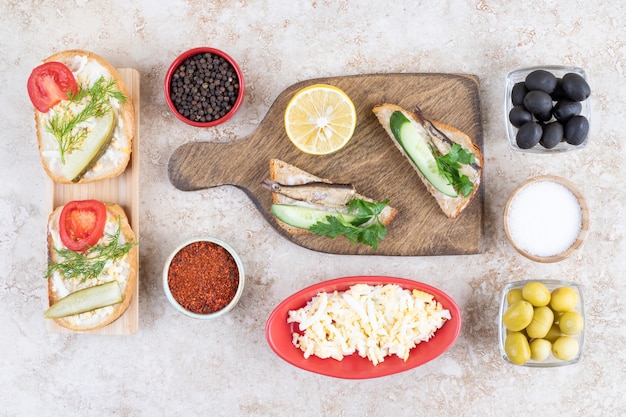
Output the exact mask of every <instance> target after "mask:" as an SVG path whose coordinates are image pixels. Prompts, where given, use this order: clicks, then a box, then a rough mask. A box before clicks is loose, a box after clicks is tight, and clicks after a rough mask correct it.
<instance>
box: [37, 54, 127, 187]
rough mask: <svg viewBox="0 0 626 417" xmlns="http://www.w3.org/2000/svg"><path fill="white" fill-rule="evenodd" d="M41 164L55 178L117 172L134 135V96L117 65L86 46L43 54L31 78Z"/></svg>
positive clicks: (102, 176)
mask: <svg viewBox="0 0 626 417" xmlns="http://www.w3.org/2000/svg"><path fill="white" fill-rule="evenodd" d="M27 84H28V85H27V87H28V95H29V97H30V99H31V102H32V103H33V106H34V108H35V126H36V129H37V141H38V143H39V153H40V156H41V161H42V164H43V167H44V169H45V171H46V173H47V174H48V176H49V177H50V178H52V180H53V181H55V182H57V183H62V184H68V183H77V182H80V183H85V182H92V181H98V180H102V179H106V178H111V177H115V176H117V175H119V174H121V173H122V172H124V170H125V169H126V166H127V165H128V161H129V160H130V152H131V145H132V140H133V137H134V135H135V121H134V119H135V113H134V108H133V103H132V100H131V97H130V95H129V93H128V90H127V88H126V86H125V85H124V82H123V80H122V79H121V76H120V74H119V73H118V71H117V70H116V69H115V68H113V67H112V66H111V65H110V64H109V63H108V62H107V61H105V60H104V59H103V58H101V57H100V56H98V55H96V54H93V53H91V52H87V51H82V50H69V51H64V52H59V53H57V54H54V55H52V56H50V57H48V58H46V59H44V60H43V63H42V64H41V65H38V66H37V67H36V68H34V69H33V71H32V73H31V74H30V77H29V78H28V83H27Z"/></svg>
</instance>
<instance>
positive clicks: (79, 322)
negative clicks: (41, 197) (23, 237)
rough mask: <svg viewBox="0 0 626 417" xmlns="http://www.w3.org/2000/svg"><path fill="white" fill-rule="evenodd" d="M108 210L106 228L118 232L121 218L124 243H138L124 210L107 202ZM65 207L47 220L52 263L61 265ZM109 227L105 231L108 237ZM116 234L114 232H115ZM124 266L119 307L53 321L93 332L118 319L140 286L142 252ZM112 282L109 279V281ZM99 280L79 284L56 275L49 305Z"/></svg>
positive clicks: (131, 255)
mask: <svg viewBox="0 0 626 417" xmlns="http://www.w3.org/2000/svg"><path fill="white" fill-rule="evenodd" d="M105 207H106V209H107V227H112V228H113V230H114V231H117V227H118V220H117V219H118V218H119V219H120V223H119V224H121V235H122V236H123V238H124V241H125V242H135V233H134V232H133V230H132V229H131V227H130V224H129V223H128V218H127V217H126V213H125V212H124V209H122V207H120V206H119V205H117V204H111V203H105ZM62 209H63V206H60V207H57V208H56V209H55V210H54V211H53V212H52V213H51V214H50V216H49V219H48V258H49V262H58V261H59V259H60V258H59V255H58V254H57V253H56V250H55V248H61V247H62V246H63V243H62V242H61V239H60V237H59V216H60V214H61V210H62ZM106 232H107V228H105V234H106ZM113 233H114V232H113ZM121 264H123V266H120V267H119V271H118V272H120V273H119V274H117V275H114V276H115V279H116V280H117V281H118V283H119V285H120V289H121V291H122V296H123V300H122V302H121V303H119V304H115V305H113V306H109V307H103V308H100V309H98V310H94V311H93V312H87V313H82V314H76V315H73V316H68V317H63V318H58V319H54V321H55V322H56V323H57V324H58V325H60V326H63V327H65V328H68V329H71V330H83V331H84V330H94V329H98V328H101V327H104V326H106V325H107V324H110V323H112V322H114V321H115V320H117V319H118V318H119V317H120V316H121V315H122V314H124V312H125V311H126V310H127V309H128V306H129V305H130V301H131V299H132V297H133V296H134V295H135V294H134V293H135V288H136V287H137V275H138V268H139V250H138V247H137V246H134V247H133V248H132V249H131V250H130V252H128V254H126V257H125V259H123V261H122V262H121ZM116 269H118V268H116ZM107 279H110V278H107ZM101 283H102V282H98V281H96V280H86V281H84V282H80V280H79V279H68V278H65V277H63V276H62V275H61V274H60V273H57V272H55V273H53V275H52V276H50V278H48V302H49V305H52V304H54V303H56V302H57V301H58V300H60V299H61V298H63V297H64V296H66V295H67V294H68V293H71V292H74V291H77V290H79V289H82V288H86V287H90V286H94V285H97V284H101Z"/></svg>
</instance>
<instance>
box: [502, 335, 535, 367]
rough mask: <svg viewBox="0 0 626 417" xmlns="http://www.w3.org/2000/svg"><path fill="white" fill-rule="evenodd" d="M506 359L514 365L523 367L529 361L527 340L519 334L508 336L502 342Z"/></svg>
mask: <svg viewBox="0 0 626 417" xmlns="http://www.w3.org/2000/svg"><path fill="white" fill-rule="evenodd" d="M504 352H505V353H506V356H507V358H509V360H510V361H511V362H513V363H514V364H516V365H524V364H525V363H526V362H528V360H529V359H530V345H529V344H528V339H527V338H526V336H524V335H523V334H522V333H520V332H513V333H511V334H509V335H508V336H507V337H506V339H505V341H504Z"/></svg>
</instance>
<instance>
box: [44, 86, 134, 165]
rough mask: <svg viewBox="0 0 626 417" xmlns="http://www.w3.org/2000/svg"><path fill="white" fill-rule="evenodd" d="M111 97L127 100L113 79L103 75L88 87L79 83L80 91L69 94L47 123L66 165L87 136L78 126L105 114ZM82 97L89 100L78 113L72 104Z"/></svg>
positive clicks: (85, 130) (79, 100)
mask: <svg viewBox="0 0 626 417" xmlns="http://www.w3.org/2000/svg"><path fill="white" fill-rule="evenodd" d="M111 98H114V99H116V100H119V101H120V102H122V103H125V102H126V96H124V94H122V93H121V92H120V91H118V90H115V80H114V79H112V78H111V79H108V80H107V79H106V78H104V77H100V78H98V80H97V81H96V82H95V83H94V84H93V85H92V86H91V87H89V88H84V87H83V86H79V90H78V92H77V93H76V94H70V95H69V97H68V99H69V101H68V102H67V103H65V104H64V105H63V107H62V108H61V109H59V111H57V112H55V114H54V115H53V116H52V117H51V118H50V120H49V121H48V123H47V125H46V130H47V131H48V132H50V133H52V135H54V137H55V138H56V140H57V143H58V144H59V152H60V153H61V162H62V163H63V164H65V155H66V154H67V153H69V152H72V151H75V150H77V149H80V147H81V145H82V143H83V140H84V139H85V137H86V136H87V133H88V131H87V129H77V128H76V127H77V126H78V125H79V124H80V123H83V122H85V121H87V120H89V119H90V118H92V117H96V118H100V117H103V116H104V115H105V114H106V113H107V112H108V111H109V110H111V102H110V99H111ZM83 100H85V101H86V104H85V107H84V108H83V109H82V110H81V111H80V112H78V113H75V112H73V111H71V110H70V108H69V107H70V105H72V104H75V103H79V102H81V101H83Z"/></svg>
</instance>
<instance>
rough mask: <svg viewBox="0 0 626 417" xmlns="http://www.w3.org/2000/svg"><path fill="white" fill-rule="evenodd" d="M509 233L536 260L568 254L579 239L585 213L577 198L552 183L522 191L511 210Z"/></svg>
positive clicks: (533, 186)
mask: <svg viewBox="0 0 626 417" xmlns="http://www.w3.org/2000/svg"><path fill="white" fill-rule="evenodd" d="M508 226H509V233H510V235H511V237H512V239H513V240H514V241H515V243H516V244H517V246H518V247H520V248H521V249H523V250H525V251H526V252H528V253H530V254H533V255H536V256H554V255H557V254H559V253H562V252H564V251H566V250H567V249H568V248H569V247H570V246H572V244H573V243H574V242H575V241H576V239H577V238H578V234H579V233H580V228H581V226H582V210H581V208H580V204H579V203H578V200H577V199H576V196H575V195H574V194H573V193H572V192H571V191H570V190H569V189H567V188H566V187H565V186H563V185H561V184H559V183H556V182H553V181H538V182H535V183H531V184H529V185H526V186H524V187H522V188H521V189H520V190H519V191H518V192H517V194H516V195H515V197H513V200H512V201H511V204H510V206H509V211H508Z"/></svg>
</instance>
